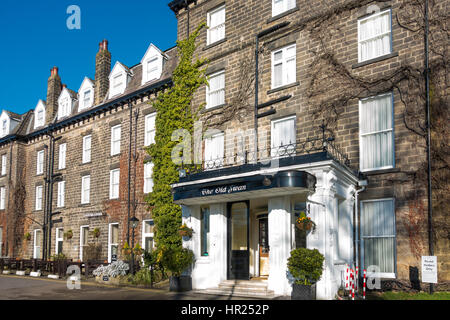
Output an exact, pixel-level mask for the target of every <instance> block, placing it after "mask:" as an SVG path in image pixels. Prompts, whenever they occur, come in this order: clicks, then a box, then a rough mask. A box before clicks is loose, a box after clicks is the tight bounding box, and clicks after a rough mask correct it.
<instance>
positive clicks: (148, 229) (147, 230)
mask: <svg viewBox="0 0 450 320" xmlns="http://www.w3.org/2000/svg"><path fill="white" fill-rule="evenodd" d="M144 223H145V224H144V233H153V225H154V224H153V221H145V222H144Z"/></svg>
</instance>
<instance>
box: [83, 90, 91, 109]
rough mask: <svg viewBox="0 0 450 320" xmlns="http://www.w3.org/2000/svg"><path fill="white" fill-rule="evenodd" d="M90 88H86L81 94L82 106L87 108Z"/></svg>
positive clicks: (89, 99)
mask: <svg viewBox="0 0 450 320" xmlns="http://www.w3.org/2000/svg"><path fill="white" fill-rule="evenodd" d="M91 93H92V92H91V90H86V91H85V92H84V94H83V106H84V107H85V108H88V107H90V106H91Z"/></svg>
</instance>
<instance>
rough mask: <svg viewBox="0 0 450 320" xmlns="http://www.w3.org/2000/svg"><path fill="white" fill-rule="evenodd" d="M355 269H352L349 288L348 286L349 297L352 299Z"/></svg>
mask: <svg viewBox="0 0 450 320" xmlns="http://www.w3.org/2000/svg"><path fill="white" fill-rule="evenodd" d="M352 277H353V269H350V277H349V280H350V283H349V288H348V298H349V299H350V298H351V297H352V283H353V281H352V280H353V278H352Z"/></svg>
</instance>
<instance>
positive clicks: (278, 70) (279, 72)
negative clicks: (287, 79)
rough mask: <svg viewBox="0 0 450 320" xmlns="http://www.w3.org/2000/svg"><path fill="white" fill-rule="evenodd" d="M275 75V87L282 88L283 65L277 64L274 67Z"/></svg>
mask: <svg viewBox="0 0 450 320" xmlns="http://www.w3.org/2000/svg"><path fill="white" fill-rule="evenodd" d="M273 73H274V75H273V76H274V80H273V86H274V87H280V86H282V85H283V64H282V63H280V64H276V65H275V66H274V67H273Z"/></svg>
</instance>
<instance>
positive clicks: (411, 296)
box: [368, 291, 450, 300]
mask: <svg viewBox="0 0 450 320" xmlns="http://www.w3.org/2000/svg"><path fill="white" fill-rule="evenodd" d="M368 298H369V296H368ZM369 299H370V300H450V292H444V291H443V292H435V293H433V294H432V295H430V294H429V293H427V292H418V293H407V292H394V291H387V292H382V293H371V294H370V298H369Z"/></svg>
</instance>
